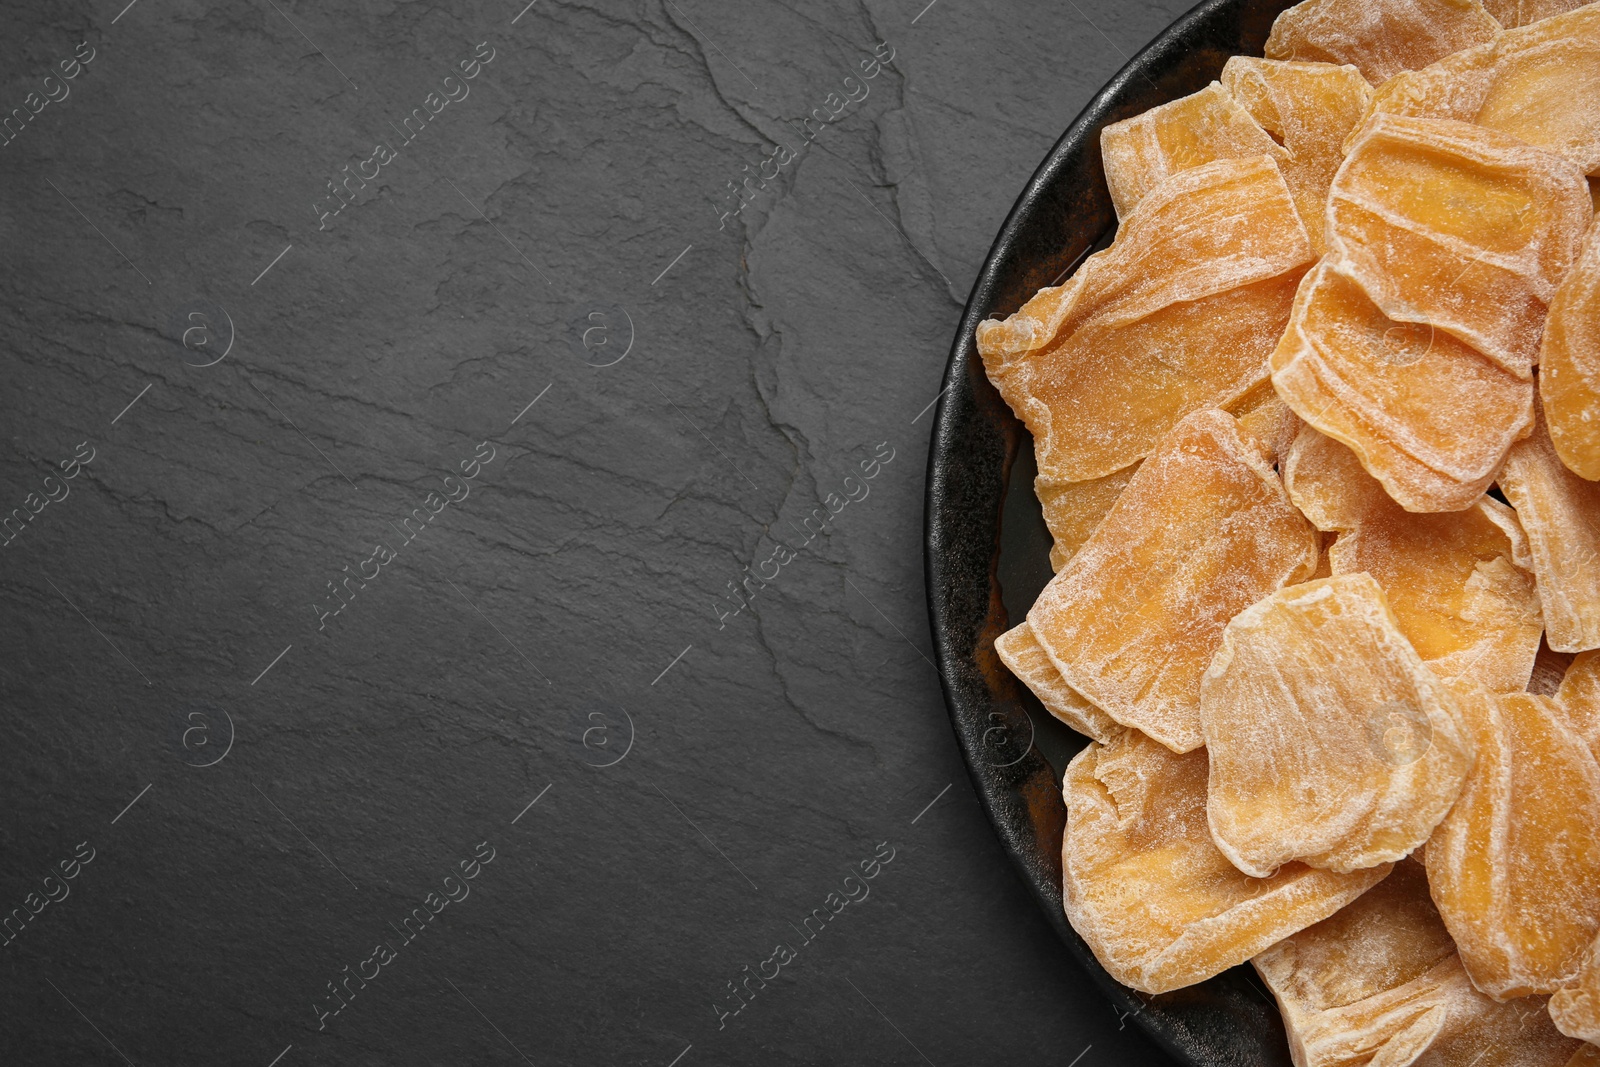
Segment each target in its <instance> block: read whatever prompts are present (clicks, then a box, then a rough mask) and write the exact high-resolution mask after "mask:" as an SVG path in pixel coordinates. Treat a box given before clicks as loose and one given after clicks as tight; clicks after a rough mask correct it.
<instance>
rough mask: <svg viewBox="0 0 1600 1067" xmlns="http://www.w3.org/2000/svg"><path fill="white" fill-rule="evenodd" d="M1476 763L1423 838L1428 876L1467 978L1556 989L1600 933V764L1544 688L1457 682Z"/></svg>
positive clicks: (1508, 988)
mask: <svg viewBox="0 0 1600 1067" xmlns="http://www.w3.org/2000/svg"><path fill="white" fill-rule="evenodd" d="M1453 688H1454V689H1455V692H1456V696H1457V699H1458V703H1459V705H1460V707H1461V709H1462V711H1463V712H1465V713H1466V718H1467V721H1468V723H1469V724H1471V727H1472V730H1473V732H1474V733H1475V734H1476V735H1477V742H1478V762H1477V765H1476V766H1475V767H1474V768H1473V770H1472V773H1471V774H1470V775H1469V776H1468V777H1467V784H1466V787H1465V788H1464V789H1463V790H1462V791H1461V797H1460V799H1459V800H1457V801H1456V805H1455V807H1454V808H1452V809H1451V810H1450V814H1449V815H1447V816H1445V819H1444V821H1443V822H1441V823H1440V824H1439V828H1438V829H1437V830H1435V831H1434V833H1433V837H1432V838H1430V839H1429V841H1428V851H1427V866H1428V884H1429V887H1430V888H1431V890H1432V893H1433V899H1434V903H1436V904H1437V905H1438V906H1439V914H1440V915H1441V916H1443V917H1444V924H1445V926H1446V927H1447V928H1448V929H1449V931H1450V934H1451V936H1452V937H1454V938H1455V942H1456V949H1457V951H1458V952H1460V953H1461V962H1462V963H1463V964H1465V965H1466V968H1467V973H1468V974H1470V975H1471V976H1472V983H1473V984H1474V985H1475V986H1477V987H1478V988H1479V989H1480V990H1482V991H1483V992H1485V993H1487V994H1488V995H1489V996H1491V997H1494V998H1495V999H1496V1000H1507V999H1510V998H1512V997H1524V996H1529V995H1531V994H1535V993H1553V992H1555V991H1556V990H1557V989H1559V988H1560V987H1561V986H1562V985H1563V984H1564V983H1566V982H1568V981H1570V980H1571V979H1572V978H1573V977H1575V976H1576V974H1577V971H1578V966H1579V963H1580V962H1581V959H1582V956H1583V953H1584V950H1585V949H1587V948H1588V947H1589V944H1590V942H1592V941H1593V940H1594V938H1595V935H1596V932H1597V931H1600V765H1597V764H1596V762H1595V758H1594V755H1593V754H1592V753H1591V752H1590V751H1589V747H1588V745H1586V744H1584V741H1583V738H1581V737H1579V736H1578V734H1577V732H1576V731H1575V730H1573V729H1572V727H1571V726H1570V725H1568V720H1567V717H1566V715H1565V714H1564V713H1563V712H1562V710H1561V708H1560V707H1559V706H1557V704H1556V703H1555V701H1553V700H1551V699H1550V698H1549V697H1540V696H1533V695H1531V694H1528V693H1490V692H1489V691H1487V690H1485V689H1483V688H1481V687H1479V686H1472V685H1467V684H1464V683H1461V684H1457V685H1456V686H1454V687H1453Z"/></svg>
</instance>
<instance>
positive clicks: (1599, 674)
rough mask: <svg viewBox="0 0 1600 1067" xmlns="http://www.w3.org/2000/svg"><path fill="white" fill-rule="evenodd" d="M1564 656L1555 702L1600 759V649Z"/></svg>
mask: <svg viewBox="0 0 1600 1067" xmlns="http://www.w3.org/2000/svg"><path fill="white" fill-rule="evenodd" d="M1559 654H1560V653H1556V655H1559ZM1567 659H1568V661H1569V663H1568V666H1567V671H1566V674H1565V675H1564V676H1563V677H1562V678H1561V685H1560V688H1558V689H1556V691H1555V698H1556V703H1557V704H1558V705H1560V706H1561V710H1562V711H1564V712H1566V713H1567V724H1568V725H1569V726H1571V727H1572V728H1573V729H1574V730H1576V731H1577V733H1578V736H1579V737H1581V738H1583V740H1584V743H1586V744H1587V745H1588V746H1589V751H1590V752H1592V753H1594V754H1595V757H1596V758H1597V759H1600V652H1580V653H1578V654H1577V655H1576V656H1568V657H1567Z"/></svg>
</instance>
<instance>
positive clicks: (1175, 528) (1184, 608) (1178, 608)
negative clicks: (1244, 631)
mask: <svg viewBox="0 0 1600 1067" xmlns="http://www.w3.org/2000/svg"><path fill="white" fill-rule="evenodd" d="M1318 548H1319V545H1318V538H1317V533H1316V531H1315V530H1313V529H1312V528H1311V524H1310V523H1308V522H1306V520H1305V518H1304V517H1303V516H1302V515H1301V514H1300V513H1299V512H1298V511H1296V510H1295V507H1294V505H1293V504H1291V503H1290V502H1289V498H1288V497H1287V496H1286V495H1285V494H1284V491H1283V486H1282V484H1281V483H1280V482H1279V481H1278V476H1277V474H1276V473H1275V472H1274V471H1273V469H1272V467H1271V465H1270V463H1269V462H1268V460H1267V457H1266V456H1265V455H1264V453H1263V450H1262V448H1261V447H1260V446H1259V445H1258V444H1257V443H1256V441H1255V440H1254V438H1247V437H1245V436H1244V435H1243V434H1242V433H1241V431H1240V429H1239V426H1238V424H1237V423H1236V422H1235V421H1234V419H1233V417H1232V416H1231V415H1229V414H1228V413H1227V412H1224V411H1217V410H1211V411H1198V412H1195V413H1194V414H1193V415H1190V416H1189V417H1188V418H1186V419H1184V420H1183V422H1181V423H1179V424H1178V425H1177V427H1176V428H1175V429H1174V430H1173V431H1172V433H1170V434H1169V435H1167V437H1166V438H1165V439H1164V440H1163V441H1162V442H1161V445H1160V447H1159V448H1157V450H1156V451H1155V452H1154V453H1152V454H1151V455H1150V457H1149V458H1148V459H1146V460H1145V461H1144V463H1143V465H1142V466H1140V468H1139V472H1138V473H1137V474H1135V475H1134V476H1133V480H1132V481H1130V482H1129V483H1128V487H1127V488H1126V489H1124V490H1123V492H1122V496H1121V497H1119V498H1118V499H1117V502H1116V505H1115V506H1114V507H1112V509H1111V513H1110V514H1109V515H1107V516H1106V517H1105V519H1104V520H1103V521H1102V522H1101V523H1100V526H1099V527H1098V528H1097V529H1096V530H1095V532H1094V535H1093V536H1091V537H1090V538H1089V540H1088V542H1087V543H1085V544H1084V546H1083V547H1082V548H1081V549H1079V550H1078V552H1077V554H1076V555H1074V556H1073V557H1072V559H1071V560H1070V561H1068V563H1067V565H1066V566H1065V567H1063V568H1062V569H1061V572H1060V573H1059V574H1057V575H1056V576H1055V577H1054V578H1052V579H1051V581H1050V584H1049V585H1047V586H1046V587H1045V589H1044V592H1042V593H1040V594H1039V599H1038V600H1037V601H1036V602H1035V603H1034V605H1033V608H1032V610H1030V611H1029V612H1028V622H1029V623H1030V624H1031V625H1032V627H1033V633H1034V636H1035V637H1036V638H1037V639H1038V641H1039V643H1040V644H1041V645H1043V646H1044V647H1045V650H1046V651H1047V652H1049V654H1050V658H1051V660H1052V661H1053V662H1054V663H1055V665H1056V667H1057V668H1058V669H1059V670H1060V671H1061V674H1062V677H1063V678H1064V679H1065V680H1066V683H1067V684H1068V685H1070V686H1071V687H1072V688H1073V689H1075V690H1077V691H1078V692H1079V693H1082V694H1083V695H1084V696H1085V697H1087V698H1088V699H1089V700H1090V701H1092V702H1093V703H1094V704H1095V705H1096V706H1098V707H1100V708H1101V709H1103V710H1104V711H1105V712H1106V713H1107V714H1108V715H1110V716H1111V717H1112V718H1113V719H1115V720H1117V721H1118V722H1120V723H1122V724H1123V725H1124V726H1134V727H1137V728H1139V729H1141V730H1143V731H1144V732H1145V733H1147V734H1149V735H1150V736H1151V737H1154V738H1156V739H1157V740H1158V741H1160V742H1161V743H1162V744H1164V745H1166V746H1168V747H1169V748H1171V749H1172V750H1173V751H1175V752H1187V751H1189V750H1190V749H1193V748H1198V747H1199V746H1200V744H1201V742H1202V736H1201V732H1200V675H1201V673H1202V672H1203V671H1204V670H1205V665H1206V664H1207V663H1210V662H1211V656H1212V653H1214V652H1215V651H1216V648H1217V644H1218V642H1220V641H1221V639H1222V628H1223V627H1224V626H1225V625H1227V621H1228V620H1229V619H1230V618H1232V617H1233V616H1234V615H1235V614H1236V613H1238V612H1239V611H1242V610H1243V609H1244V608H1246V607H1248V606H1250V605H1251V604H1253V603H1254V602H1255V601H1257V600H1259V599H1260V598H1261V597H1262V596H1264V595H1265V594H1267V593H1270V592H1271V591H1272V590H1274V589H1277V588H1279V587H1280V586H1282V585H1283V584H1284V583H1285V582H1292V581H1299V580H1300V579H1302V578H1304V577H1306V576H1308V575H1310V574H1311V572H1312V571H1313V570H1314V569H1315V568H1316V565H1317V555H1318Z"/></svg>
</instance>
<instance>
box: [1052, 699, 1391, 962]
mask: <svg viewBox="0 0 1600 1067" xmlns="http://www.w3.org/2000/svg"><path fill="white" fill-rule="evenodd" d="M1061 793H1062V799H1063V800H1065V801H1066V805H1067V829H1066V834H1065V835H1064V836H1063V838H1062V842H1061V889H1062V892H1061V897H1062V903H1063V905H1064V907H1065V910H1066V913H1067V919H1068V920H1069V921H1070V922H1071V923H1072V927H1073V929H1075V930H1077V931H1078V933H1079V935H1080V936H1082V937H1083V939H1084V940H1085V941H1086V942H1088V944H1089V947H1090V949H1092V950H1093V951H1094V954H1095V958H1096V959H1098V960H1099V961H1100V963H1101V964H1102V965H1103V966H1104V967H1105V969H1106V970H1107V971H1109V972H1110V973H1111V976H1112V977H1113V978H1115V979H1116V980H1117V981H1119V982H1121V983H1123V984H1124V985H1129V986H1132V987H1133V988H1134V989H1138V990H1140V991H1142V992H1145V993H1165V992H1167V991H1169V990H1172V989H1178V988H1181V987H1183V986H1187V985H1193V984H1194V983H1196V982H1201V981H1204V980H1205V979H1207V978H1210V977H1211V976H1213V975H1215V974H1220V973H1221V972H1222V971H1225V970H1227V969H1228V968H1229V967H1232V966H1235V965H1236V964H1240V963H1243V962H1244V961H1245V960H1247V959H1249V958H1250V957H1251V956H1254V955H1256V954H1257V953H1258V952H1261V951H1262V950H1263V949H1265V948H1267V947H1268V946H1270V945H1273V944H1276V943H1277V942H1279V941H1281V940H1283V938H1285V937H1287V936H1289V935H1290V934H1292V933H1294V932H1295V931H1297V930H1302V929H1304V928H1305V927H1307V926H1310V925H1311V924H1312V923H1314V922H1319V921H1320V920H1322V919H1325V918H1327V917H1328V916H1329V915H1332V914H1333V913H1334V912H1336V911H1338V910H1339V909H1340V908H1341V907H1343V906H1344V905H1346V904H1348V903H1349V902H1350V901H1351V900H1354V899H1355V898H1356V897H1358V896H1360V895H1361V893H1363V892H1364V891H1366V890H1367V889H1368V888H1370V887H1371V886H1373V885H1374V884H1376V883H1377V882H1379V881H1380V880H1382V878H1383V877H1384V875H1386V874H1388V873H1389V868H1388V867H1374V868H1371V869H1369V870H1364V871H1357V872H1355V873H1354V874H1334V873H1332V872H1331V871H1319V870H1315V869H1313V868H1310V867H1307V866H1305V865H1304V864H1299V863H1294V864H1289V865H1287V866H1285V867H1284V868H1283V869H1282V870H1280V871H1279V872H1278V873H1277V874H1275V875H1273V876H1272V877H1271V878H1251V877H1249V876H1248V875H1246V874H1243V873H1241V872H1240V871H1238V870H1237V869H1236V868H1235V867H1234V866H1233V864H1231V863H1229V862H1228V858H1227V857H1226V856H1224V855H1223V854H1222V853H1221V852H1219V851H1217V846H1216V845H1215V844H1213V843H1212V840H1211V833H1210V831H1209V830H1207V829H1206V813H1205V807H1206V754H1205V752H1203V751H1200V752H1190V753H1188V754H1187V755H1181V756H1180V755H1174V754H1173V753H1172V752H1170V751H1168V750H1167V749H1166V748H1164V747H1162V746H1161V745H1160V744H1158V743H1156V742H1155V741H1153V740H1151V739H1150V738H1148V737H1146V736H1145V735H1144V734H1142V733H1140V732H1139V731H1137V730H1127V731H1124V732H1123V733H1122V734H1121V735H1120V736H1118V737H1117V738H1116V739H1115V740H1113V741H1112V742H1111V743H1110V744H1108V745H1101V744H1099V743H1098V742H1091V743H1090V745H1089V746H1088V747H1087V748H1085V749H1084V750H1083V751H1082V752H1080V753H1078V755H1077V757H1076V758H1074V759H1073V761H1072V762H1071V763H1070V764H1069V765H1068V766H1067V771H1066V774H1065V776H1064V778H1063V781H1062V788H1061Z"/></svg>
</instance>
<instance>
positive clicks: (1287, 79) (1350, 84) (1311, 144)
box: [1222, 56, 1372, 255]
mask: <svg viewBox="0 0 1600 1067" xmlns="http://www.w3.org/2000/svg"><path fill="white" fill-rule="evenodd" d="M1222 84H1223V86H1224V87H1225V88H1226V89H1227V90H1228V92H1230V93H1232V94H1233V98H1234V99H1235V100H1237V101H1238V102H1239V104H1240V106H1242V107H1243V108H1244V109H1245V110H1246V111H1248V112H1249V113H1250V116H1251V118H1253V119H1255V120H1256V122H1257V123H1259V124H1260V125H1261V127H1262V128H1263V129H1265V130H1266V131H1267V132H1268V133H1270V134H1271V135H1272V136H1274V137H1276V138H1278V139H1279V140H1281V141H1282V142H1283V147H1284V150H1285V151H1284V158H1281V159H1279V160H1278V166H1279V168H1281V169H1282V171H1283V180H1284V181H1285V182H1287V183H1288V185H1289V192H1290V193H1292V194H1293V195H1294V202H1295V205H1296V206H1297V207H1298V208H1299V209H1300V218H1301V219H1302V220H1303V221H1304V222H1305V224H1306V233H1307V234H1308V235H1309V236H1310V237H1311V250H1312V251H1313V252H1314V253H1316V254H1317V255H1321V254H1322V253H1323V252H1325V251H1327V240H1326V237H1325V235H1324V225H1323V218H1324V216H1325V215H1326V211H1325V210H1324V208H1325V207H1326V205H1327V201H1328V186H1329V185H1330V184H1331V183H1332V182H1333V175H1334V172H1335V171H1337V170H1338V169H1339V164H1340V162H1342V161H1343V160H1344V140H1345V138H1346V137H1348V136H1349V135H1350V132H1351V131H1352V130H1353V129H1355V127H1356V125H1357V124H1358V123H1360V121H1361V118H1362V116H1363V115H1364V114H1365V113H1366V109H1367V104H1368V102H1369V101H1370V100H1371V99H1372V86H1370V85H1368V84H1367V79H1365V78H1363V77H1362V76H1361V72H1360V71H1358V70H1356V68H1355V67H1352V66H1334V65H1333V64H1331V63H1287V62H1283V61H1280V60H1276V59H1255V58H1253V57H1250V56H1234V57H1233V58H1232V59H1230V60H1228V65H1227V66H1225V67H1223V68H1222Z"/></svg>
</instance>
